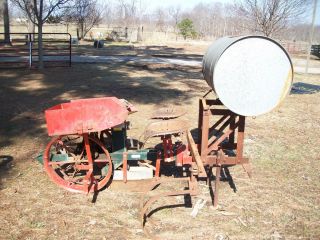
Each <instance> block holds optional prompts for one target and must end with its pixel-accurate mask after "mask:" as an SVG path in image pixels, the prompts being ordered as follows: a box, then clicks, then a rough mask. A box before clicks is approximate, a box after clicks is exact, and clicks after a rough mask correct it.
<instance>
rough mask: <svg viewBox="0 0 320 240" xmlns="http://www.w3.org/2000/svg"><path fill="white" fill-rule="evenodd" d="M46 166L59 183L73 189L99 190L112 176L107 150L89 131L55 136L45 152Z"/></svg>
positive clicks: (75, 190)
mask: <svg viewBox="0 0 320 240" xmlns="http://www.w3.org/2000/svg"><path fill="white" fill-rule="evenodd" d="M44 167H45V170H46V172H47V173H48V175H49V177H50V178H51V179H52V180H53V181H54V182H55V183H56V184H58V185H60V186H61V187H63V188H64V189H67V190H69V191H71V192H81V193H89V192H94V191H98V190H100V189H101V188H103V187H104V186H105V185H106V184H107V183H108V181H109V180H110V178H111V175H112V161H111V158H110V155H109V152H108V150H107V149H106V148H105V147H104V146H103V144H102V143H101V142H100V141H99V140H98V139H96V138H95V137H92V136H89V135H88V134H87V133H85V134H82V135H68V136H59V137H56V138H53V139H52V140H51V141H50V143H49V144H48V145H47V147H46V150H45V153H44Z"/></svg>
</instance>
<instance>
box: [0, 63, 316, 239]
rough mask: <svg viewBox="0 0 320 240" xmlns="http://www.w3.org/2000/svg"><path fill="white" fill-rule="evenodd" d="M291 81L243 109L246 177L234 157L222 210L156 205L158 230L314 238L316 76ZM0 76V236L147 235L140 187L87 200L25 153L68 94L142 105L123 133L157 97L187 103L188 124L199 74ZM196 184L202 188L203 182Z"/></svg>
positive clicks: (199, 89) (131, 70)
mask: <svg viewBox="0 0 320 240" xmlns="http://www.w3.org/2000/svg"><path fill="white" fill-rule="evenodd" d="M295 82H296V83H295V87H296V88H299V89H300V90H299V89H298V90H295V91H294V92H293V93H292V94H291V95H290V96H288V98H287V99H286V100H285V102H284V104H283V105H281V106H280V108H279V109H277V110H275V111H273V112H272V113H269V114H267V115H264V116H261V117H258V118H256V119H252V118H248V119H247V128H246V131H247V132H246V139H247V140H246V145H245V150H246V154H247V155H248V156H249V157H250V158H251V162H252V165H253V171H254V177H253V179H251V180H249V179H248V178H247V176H246V174H245V173H244V172H243V170H242V169H241V167H234V168H231V169H230V171H231V174H232V177H233V181H234V183H235V186H236V189H237V191H236V192H234V191H233V190H232V189H231V188H230V186H229V184H228V182H223V183H222V187H221V201H220V203H221V204H220V211H217V210H214V209H212V208H211V207H210V204H209V203H208V204H207V205H206V206H205V207H204V208H203V209H202V210H201V211H200V213H199V215H198V216H197V217H196V218H194V219H193V218H191V217H190V216H189V214H190V212H191V209H190V208H184V207H182V208H176V209H164V210H161V211H158V212H156V213H155V214H154V215H153V218H154V219H155V220H156V221H157V222H158V228H157V232H158V233H159V234H160V235H161V236H162V237H163V238H164V239H228V238H229V239H280V238H279V236H281V237H282V238H283V239H284V238H285V239H319V238H320V228H319V226H320V200H319V199H320V198H319V196H320V183H319V182H320V181H319V180H320V175H319V170H320V158H319V156H320V154H319V144H320V140H319V134H320V120H319V119H320V118H319V117H320V108H319V104H320V91H319V76H316V75H314V76H309V77H306V76H304V75H296V77H295ZM0 84H1V86H0V100H1V103H2V104H1V106H0V112H1V115H0V120H1V122H0V124H1V125H0V137H1V138H0V146H1V148H0V155H10V156H12V157H13V158H14V160H13V162H11V163H10V164H7V166H4V165H3V166H1V168H0V169H1V172H0V178H1V183H0V187H1V190H0V239H145V236H144V235H143V233H142V231H141V227H140V222H139V212H138V206H139V199H140V193H138V192H129V191H118V190H117V189H116V188H111V189H107V190H104V191H102V192H101V193H100V194H99V195H98V199H97V202H96V203H91V200H92V196H84V195H78V194H71V193H68V192H66V191H64V190H62V189H60V188H59V187H57V186H56V185H55V184H54V183H52V182H51V181H50V180H49V178H48V177H47V175H46V173H45V172H44V171H43V168H42V166H41V165H40V164H39V163H37V162H36V161H35V160H33V158H34V157H35V156H36V155H37V153H38V152H40V151H41V150H42V149H43V148H44V147H45V145H46V143H47V142H48V140H49V138H48V137H47V135H46V130H45V124H44V119H43V110H44V109H46V108H47V107H49V106H52V105H54V104H57V103H60V102H63V101H68V100H70V99H73V98H85V97H100V96H110V95H114V96H116V97H119V98H126V99H127V100H129V101H131V102H132V103H133V104H135V105H136V106H137V107H138V109H139V110H140V111H139V112H138V113H136V114H133V115H131V116H130V121H131V122H132V123H133V129H132V130H131V131H130V133H129V134H130V136H134V137H138V136H140V134H141V133H142V131H143V129H144V127H145V126H146V124H147V122H148V120H147V116H150V114H151V112H152V111H153V109H154V108H155V107H156V106H159V105H161V104H178V105H181V106H183V107H185V108H187V110H188V113H187V115H186V116H185V117H184V118H185V119H186V120H188V121H189V122H190V125H191V127H192V128H195V127H196V126H197V111H198V109H197V108H198V98H199V97H200V96H202V95H203V94H204V93H205V92H206V91H207V90H208V87H207V85H206V83H205V82H204V81H203V80H202V76H201V74H200V73H199V72H198V71H187V70H186V69H184V71H179V70H174V69H171V70H170V69H169V70H168V69H167V70H166V69H164V70H158V71H156V70H153V71H150V70H144V69H142V68H135V67H131V66H123V65H117V64H97V65H91V64H87V65H85V64H83V65H81V64H78V65H77V64H75V65H74V66H73V67H72V68H56V69H54V68H52V69H46V70H45V71H43V72H38V71H29V70H6V71H2V72H1V76H0ZM152 144H153V143H152V142H151V143H150V145H152ZM176 187H180V189H181V187H182V186H176ZM200 188H201V190H202V196H204V197H206V198H209V197H210V195H209V192H208V188H207V186H205V183H203V182H202V183H201V184H200ZM175 200H176V201H177V203H183V199H182V198H176V199H175ZM196 200H197V198H194V199H193V202H195V201H196ZM176 201H173V200H172V199H171V200H170V199H165V200H161V202H160V203H171V204H172V203H174V202H176ZM222 210H223V211H222Z"/></svg>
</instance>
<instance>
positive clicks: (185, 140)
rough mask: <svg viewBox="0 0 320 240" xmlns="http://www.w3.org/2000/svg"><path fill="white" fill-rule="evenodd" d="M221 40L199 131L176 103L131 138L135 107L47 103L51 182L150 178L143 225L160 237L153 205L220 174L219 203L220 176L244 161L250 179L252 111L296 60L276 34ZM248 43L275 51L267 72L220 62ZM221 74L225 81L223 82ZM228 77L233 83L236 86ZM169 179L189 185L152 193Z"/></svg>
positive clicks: (268, 103)
mask: <svg viewBox="0 0 320 240" xmlns="http://www.w3.org/2000/svg"><path fill="white" fill-rule="evenodd" d="M247 41H248V42H249V44H247ZM217 42H218V43H217V44H215V43H214V44H213V45H212V46H211V47H210V48H209V50H208V52H207V54H206V55H205V57H204V61H203V74H204V77H205V79H206V81H207V83H208V85H209V86H210V87H211V90H210V91H209V92H211V91H212V90H214V92H215V93H216V96H217V98H216V99H209V98H207V96H208V94H206V95H204V96H203V97H202V98H200V99H199V114H198V129H195V130H192V131H191V130H190V129H189V127H188V122H186V121H184V120H182V118H181V116H182V115H184V114H185V113H186V112H185V111H182V110H181V109H179V108H177V107H168V108H159V109H158V110H156V111H155V113H154V114H152V116H150V118H152V119H153V121H152V122H151V123H150V124H148V125H147V126H146V128H145V130H144V133H143V135H142V137H141V138H140V139H130V138H128V137H127V131H128V130H129V129H130V123H129V121H128V115H129V114H132V113H134V112H136V109H135V107H134V106H133V105H131V104H130V103H129V102H127V101H126V100H124V99H118V98H116V97H104V98H91V99H79V100H72V101H70V102H67V103H62V104H59V105H56V106H53V107H51V108H49V109H47V110H46V111H45V118H46V122H47V129H48V134H49V136H52V137H53V138H52V140H51V141H50V142H49V144H48V145H47V147H46V149H45V151H44V153H43V155H42V156H41V157H40V161H43V165H44V168H45V171H46V172H47V174H48V176H49V177H50V178H51V180H52V181H53V182H55V183H56V184H58V185H59V186H61V187H62V188H64V189H66V190H68V191H71V192H79V193H85V194H88V193H90V192H98V191H100V190H102V189H103V188H105V187H107V186H108V185H109V184H112V182H113V181H115V180H121V181H123V182H124V183H127V182H128V181H131V180H145V179H149V180H150V186H149V188H148V190H147V191H146V192H145V194H144V195H143V198H142V200H141V223H142V226H143V229H144V232H145V233H146V235H148V236H149V237H151V238H155V237H154V235H153V234H152V231H150V230H149V229H150V227H146V222H147V218H148V217H149V216H150V215H151V214H150V212H151V206H152V205H153V204H154V203H155V202H157V201H158V200H159V199H160V198H165V197H171V196H181V195H189V196H196V195H199V194H200V190H199V188H198V182H199V181H201V180H204V181H207V183H209V182H210V183H211V179H212V178H213V175H215V184H214V186H213V187H212V192H213V193H214V195H213V201H212V203H213V205H214V207H217V205H218V199H219V184H220V174H221V172H222V171H223V169H224V168H225V167H228V166H234V165H241V166H242V167H243V169H244V170H245V172H246V173H247V174H248V176H249V177H251V167H250V164H249V159H248V158H246V157H244V156H243V146H244V131H245V120H246V116H257V115H260V114H263V113H266V112H269V111H271V110H272V109H274V108H275V107H276V106H277V105H278V104H279V103H280V102H281V101H282V100H283V98H284V96H285V95H286V94H287V93H288V91H289V90H290V86H291V82H292V65H291V61H290V58H289V57H288V55H287V54H286V52H285V51H284V50H283V49H282V48H281V46H280V45H278V44H277V43H276V42H274V41H273V40H271V39H267V38H263V37H254V36H251V37H242V38H241V37H240V38H226V39H224V40H223V39H222V40H218V41H217ZM270 44H271V45H270ZM238 45H239V46H238ZM248 47H253V48H256V49H254V50H255V51H254V53H259V54H261V51H260V50H261V49H259V48H261V47H268V48H270V49H269V50H270V51H274V52H275V56H276V57H277V58H276V59H274V58H273V56H272V54H271V55H270V56H271V58H270V59H269V55H268V54H269V53H268V54H266V55H267V56H265V59H264V60H265V61H267V60H272V61H274V62H275V63H270V64H268V65H267V66H266V67H265V68H266V69H259V68H263V66H259V67H258V70H260V71H261V72H262V73H263V74H265V75H263V76H262V75H261V76H260V79H258V80H257V77H258V76H256V75H255V74H256V72H257V71H253V72H254V74H251V72H252V71H250V69H249V68H248V67H245V68H244V69H238V68H233V71H232V72H231V71H230V74H229V72H227V73H226V72H225V70H224V68H223V65H222V63H224V61H225V60H226V59H227V60H228V59H230V60H228V62H231V63H234V64H235V65H237V62H235V60H234V59H233V57H234V56H233V55H232V54H233V53H234V52H236V54H238V53H239V54H241V53H242V51H247V49H246V48H248ZM239 49H240V50H239ZM228 51H229V52H230V51H231V53H229V52H228ZM237 51H238V52H237ZM251 55H252V54H251ZM251 55H250V54H249V56H247V55H241V56H242V57H243V58H247V60H248V61H247V62H248V64H250V61H252V62H251V63H252V64H255V61H253V60H254V59H250V57H252V56H251ZM259 57H260V58H262V57H264V56H259ZM277 59H280V60H279V61H278V60H277ZM219 61H221V62H222V63H219ZM280 63H281V64H282V65H280ZM269 68H271V69H273V70H274V71H275V68H279V69H278V71H276V76H275V77H276V81H274V80H273V78H274V76H272V74H269V70H270V69H269ZM222 70H223V71H222ZM237 71H238V75H237V73H235V72H237ZM228 74H229V75H228ZM234 74H236V76H235V77H234V76H233V75H234ZM250 74H251V75H250ZM222 80H223V81H225V84H221V82H220V81H222ZM228 81H229V82H230V81H231V82H232V81H233V85H230V84H229V83H228ZM236 81H239V82H240V83H239V84H238V83H237V82H236ZM268 84H269V85H268ZM269 91H270V92H271V93H270V94H269V95H268V93H269ZM209 92H208V93H209ZM151 138H153V139H158V144H156V145H155V146H154V147H151V148H146V147H145V145H146V142H147V141H148V140H150V139H151ZM214 169H215V172H214ZM170 182H182V183H185V185H186V186H187V187H185V188H184V189H183V190H175V191H168V192H161V193H159V194H153V196H151V197H148V192H150V191H152V192H153V191H155V189H157V188H158V187H159V186H160V185H161V186H162V185H164V186H165V185H166V184H167V183H170ZM208 185H209V187H210V188H211V184H208ZM151 225H152V224H151V223H148V226H151Z"/></svg>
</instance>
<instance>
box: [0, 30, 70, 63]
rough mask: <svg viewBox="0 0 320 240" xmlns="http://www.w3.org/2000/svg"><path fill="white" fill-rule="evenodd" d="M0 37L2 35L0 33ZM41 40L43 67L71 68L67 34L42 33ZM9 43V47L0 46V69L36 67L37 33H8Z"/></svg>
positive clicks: (37, 57)
mask: <svg viewBox="0 0 320 240" xmlns="http://www.w3.org/2000/svg"><path fill="white" fill-rule="evenodd" d="M0 36H4V34H3V33H0ZM42 38H43V41H42V42H43V61H44V66H45V67H57V66H71V55H72V48H71V35H70V34H69V33H43V34H42ZM0 42H1V40H0ZM10 42H11V45H4V44H0V68H19V67H29V68H36V67H37V66H38V63H39V48H38V33H10Z"/></svg>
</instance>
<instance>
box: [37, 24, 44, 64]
mask: <svg viewBox="0 0 320 240" xmlns="http://www.w3.org/2000/svg"><path fill="white" fill-rule="evenodd" d="M42 24H43V23H42V21H41V22H38V57H39V69H43V47H42Z"/></svg>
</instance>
